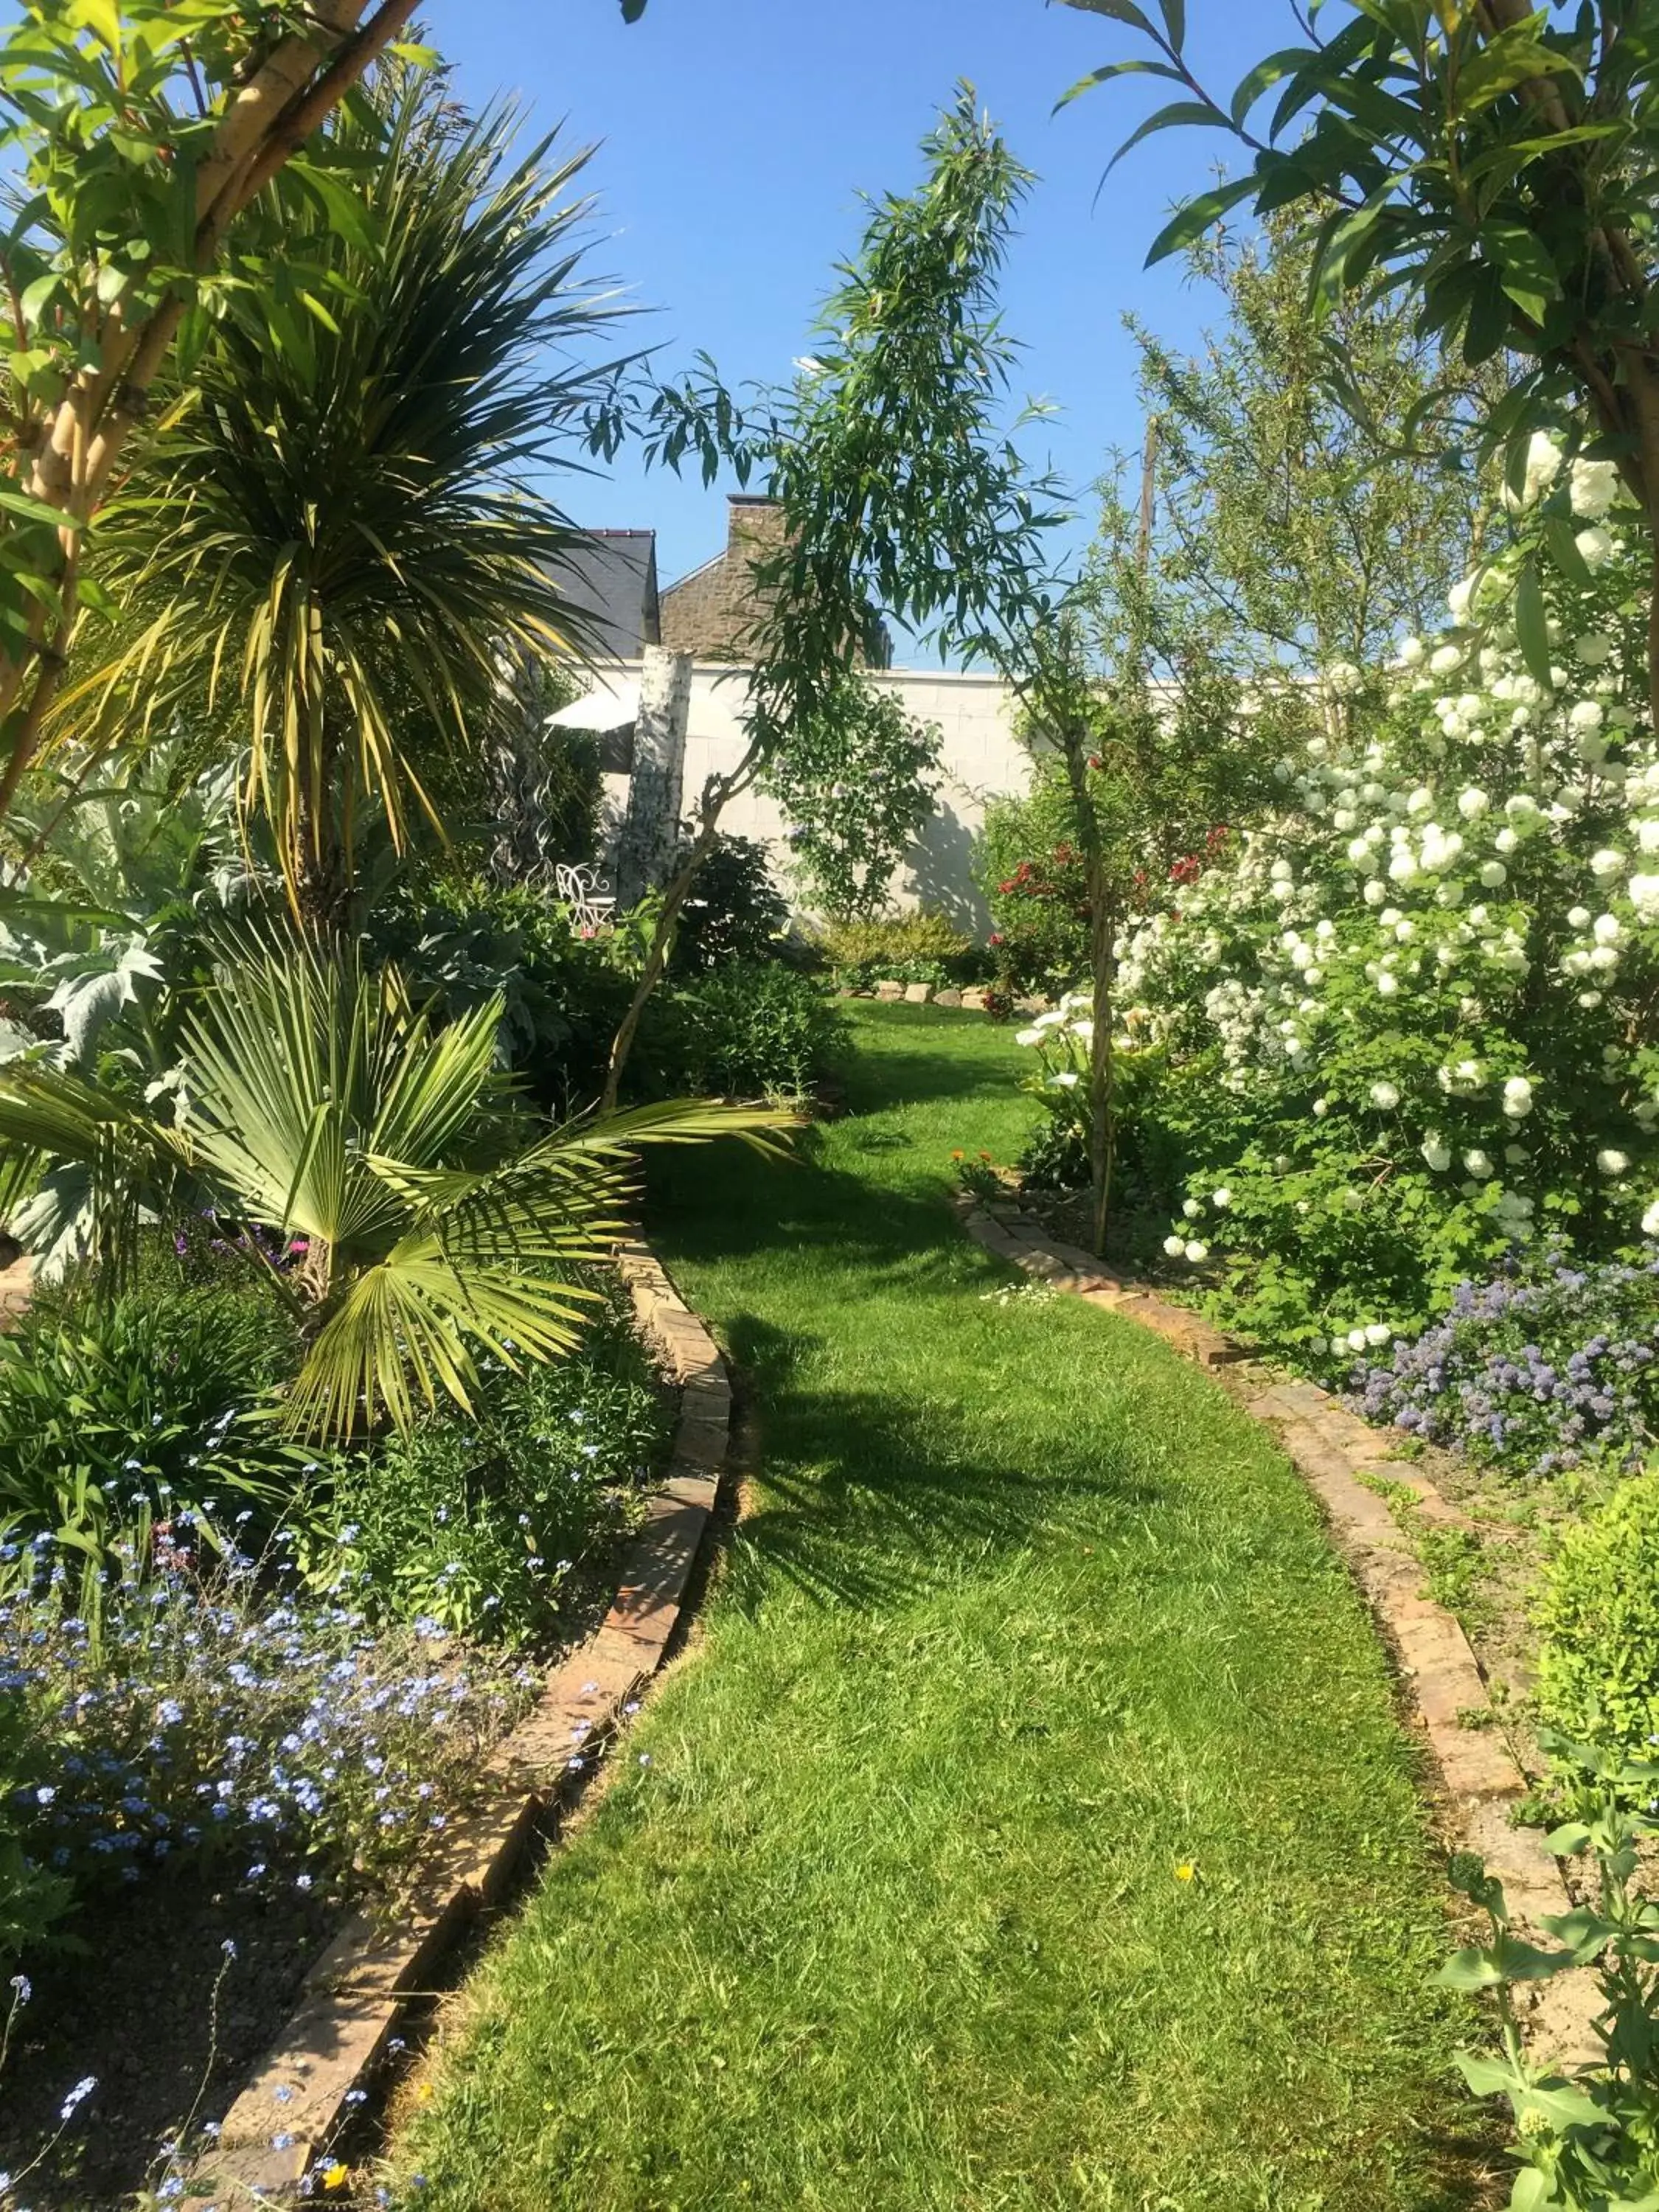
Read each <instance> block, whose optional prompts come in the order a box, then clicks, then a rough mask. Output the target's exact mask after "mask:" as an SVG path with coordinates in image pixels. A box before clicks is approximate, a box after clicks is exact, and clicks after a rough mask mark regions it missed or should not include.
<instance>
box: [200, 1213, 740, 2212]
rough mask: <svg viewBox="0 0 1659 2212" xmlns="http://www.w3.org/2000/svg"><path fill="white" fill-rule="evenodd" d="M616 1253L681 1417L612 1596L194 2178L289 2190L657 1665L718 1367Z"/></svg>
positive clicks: (234, 2186) (245, 2188)
mask: <svg viewBox="0 0 1659 2212" xmlns="http://www.w3.org/2000/svg"><path fill="white" fill-rule="evenodd" d="M617 1268H618V1271H619V1272H620V1273H621V1275H622V1277H623V1280H624V1282H626V1284H627V1285H628V1287H629V1292H630V1294H631V1296H632V1298H633V1302H634V1310H635V1316H637V1318H638V1320H639V1322H640V1324H641V1328H643V1329H644V1330H645V1331H646V1332H647V1334H649V1335H651V1336H652V1337H653V1338H654V1339H655V1340H656V1341H657V1343H658V1344H659V1346H660V1347H661V1348H662V1350H663V1351H664V1352H665V1355H666V1358H667V1359H668V1362H669V1364H670V1367H671V1370H672V1372H673V1374H674V1377H675V1379H676V1381H677V1382H678V1384H679V1386H680V1418H679V1424H678V1428H677V1430H676V1431H675V1435H674V1441H673V1448H672V1451H671V1456H670V1460H669V1464H668V1468H667V1473H666V1475H665V1479H664V1481H663V1485H662V1487H661V1488H660V1490H659V1492H657V1493H656V1495H655V1496H654V1497H653V1498H652V1500H651V1503H650V1505H649V1508H648V1511H647V1521H646V1525H645V1527H644V1528H643V1529H641V1533H640V1534H639V1535H638V1536H637V1537H636V1538H635V1541H634V1543H633V1545H632V1547H631V1548H630V1549H629V1553H628V1554H627V1556H626V1559H624V1562H623V1571H622V1579H621V1582H620V1583H619V1585H618V1587H617V1595H616V1599H615V1601H614V1602H613V1603H612V1605H611V1610H610V1612H609V1613H607V1614H606V1615H605V1620H603V1621H602V1622H601V1623H600V1625H599V1627H598V1629H596V1630H595V1632H593V1634H592V1636H591V1637H590V1638H588V1640H587V1641H586V1644H583V1645H581V1647H580V1649H579V1650H576V1651H574V1652H573V1653H572V1654H571V1655H570V1656H569V1657H568V1659H566V1660H564V1661H562V1662H561V1663H560V1665H559V1666H558V1667H557V1668H555V1669H554V1670H553V1672H552V1673H551V1674H550V1676H549V1678H548V1680H547V1683H546V1686H545V1687H544V1690H543V1692H542V1694H541V1696H540V1697H539V1698H538V1700H537V1702H536V1704H535V1705H534V1707H533V1708H532V1711H530V1712H529V1713H528V1714H526V1717H525V1718H524V1719H523V1720H521V1721H520V1723H519V1724H518V1726H517V1727H516V1728H515V1729H513V1732H512V1733H511V1735H508V1736H507V1738H506V1740H505V1741H503V1742H502V1743H501V1744H500V1745H499V1746H498V1747H497V1748H496V1750H495V1752H494V1753H493V1754H492V1755H491V1757H490V1759H489V1762H488V1764H487V1765H486V1768H485V1771H484V1772H485V1787H484V1790H483V1793H482V1796H481V1799H480V1802H478V1804H477V1805H476V1806H475V1807H473V1808H471V1810H470V1811H469V1812H467V1813H466V1814H465V1815H464V1816H463V1817H462V1818H460V1819H459V1820H456V1821H455V1822H453V1824H452V1826H450V1828H449V1829H448V1831H447V1834H446V1836H445V1839H444V1844H443V1847H442V1850H441V1853H440V1854H439V1855H438V1856H437V1857H435V1858H434V1859H433V1860H432V1861H431V1862H430V1863H428V1865H427V1866H426V1868H425V1869H423V1871H422V1875H421V1876H420V1877H419V1879H418V1881H417V1883H416V1888H415V1890H414V1892H413V1893H412V1894H411V1895H410V1898H409V1899H408V1900H407V1901H406V1904H405V1905H404V1908H403V1910H402V1912H401V1914H400V1917H399V1919H398V1923H397V1924H396V1925H395V1926H392V1927H390V1928H388V1927H386V1926H385V1925H382V1924H380V1923H376V1922H375V1921H374V1920H373V1919H372V1918H371V1917H369V1916H368V1915H367V1914H364V1913H358V1914H354V1915H353V1917H351V1918H350V1919H349V1921H347V1923H346V1924H345V1925H344V1927H343V1928H342V1929H340V1931H339V1933H338V1934H337V1936H335V1938H334V1940H333V1942H331V1944H330V1945H329V1946H328V1948H327V1949H326V1950H325V1952H324V1953H323V1954H322V1956H321V1957H320V1958H319V1960H317V1962H316V1963H315V1965H314V1966H313V1967H312V1968H311V1971H310V1972H309V1973H308V1974H307V1977H306V1980H305V1985H304V1989H303V1991H302V1994H301V2001H300V2004H299V2007H298V2008H297V2010H296V2011H295V2013H294V2015H293V2016H292V2017H291V2018H290V2020H289V2022H288V2024H287V2026H286V2027H284V2028H283V2032H282V2033H281V2034H280V2035H279V2036H278V2038H277V2039H276V2043H275V2045H273V2046H272V2048H271V2049H270V2051H269V2052H268V2054H267V2055H266V2057H265V2059H264V2063H262V2064H261V2066H260V2067H259V2069H258V2073H257V2074H256V2075H254V2077H253V2079H252V2081H250V2082H249V2083H248V2085H247V2087H246V2088H245V2089H244V2090H243V2091H242V2093H241V2094H240V2096H239V2097H238V2098H237V2099H236V2100H235V2101H234V2104H233V2105H232V2106H231V2107H230V2110H229V2112H228V2113H227V2114H226V2116H225V2119H224V2123H223V2126H222V2130H221V2132H220V2135H219V2137H218V2140H217V2142H216V2145H215V2146H214V2148H213V2149H212V2151H211V2152H210V2153H208V2154H204V2156H203V2158H202V2159H201V2160H199V2161H198V2162H197V2167H196V2169H195V2172H193V2174H192V2176H191V2187H192V2189H193V2190H199V2189H201V2188H203V2187H204V2186H205V2187H206V2188H207V2189H208V2190H209V2191H215V2190H216V2191H222V2192H223V2193H224V2194H225V2195H226V2197H228V2200H229V2201H230V2202H240V2201H242V2200H243V2198H244V2197H252V2198H253V2199H254V2200H255V2201H256V2202H258V2203H281V2202H284V2201H287V2200H288V2199H289V2198H291V2197H294V2196H295V2195H296V2194H297V2193H298V2191H300V2187H301V2182H302V2180H303V2179H304V2177H305V2176H306V2175H307V2173H309V2172H311V2171H312V2170H313V2168H314V2167H315V2166H316V2165H317V2164H318V2162H319V2160H324V2159H325V2158H326V2157H327V2155H328V2153H329V2151H330V2148H331V2146H332V2144H333V2143H334V2142H335V2141H336V2139H337V2136H339V2135H340V2133H341V2132H342V2130H343V2129H344V2127H345V2126H346V2124H348V2123H349V2121H350V2120H352V2119H353V2118H355V2116H356V2111H357V2108H358V2106H360V2104H361V2103H362V2100H363V2099H364V2096H365V2094H366V2092H367V2090H368V2088H369V2087H372V2085H373V2083H374V2078H375V2076H376V2075H377V2073H378V2072H379V2070H380V2068H381V2066H382V2065H383V2063H385V2061H386V2058H387V2057H388V2055H389V2046H390V2045H391V2044H392V2039H393V2038H394V2037H395V2036H396V2034H397V2033H398V2028H399V2027H400V2025H402V2024H404V2021H405V2020H406V2017H407V2016H408V2015H409V2014H410V2010H411V2008H413V2007H414V2006H415V2005H416V2004H417V2003H418V2002H420V2001H421V2000H422V1999H423V1998H427V1997H429V1996H431V1995H432V1994H433V1992H434V1990H435V1984H436V1983H437V1981H438V1978H439V1977H440V1976H441V1972H442V1970H443V1967H444V1965H445V1962H446V1954H448V1953H450V1952H451V1951H453V1948H454V1946H455V1944H456V1942H457V1941H458V1939H459V1937H460V1936H462V1934H463V1933H464V1932H465V1929H467V1928H468V1927H469V1926H470V1925H471V1923H473V1922H474V1921H475V1919H476V1918H477V1915H478V1913H479V1912H480V1911H483V1910H484V1909H486V1908H489V1907H490V1906H493V1905H497V1904H499V1903H500V1902H501V1900H502V1899H503V1898H504V1897H506V1895H507V1893H508V1892H509V1890H510V1888H511V1887H512V1884H513V1879H514V1876H515V1875H517V1874H518V1872H519V1871H520V1869H521V1868H522V1865H523V1863H524V1861H525V1858H526V1854H527V1853H528V1850H529V1848H530V1845H531V1844H532V1840H533V1839H534V1838H536V1836H537V1835H538V1833H540V1832H543V1828H544V1822H545V1820H546V1818H547V1815H548V1814H549V1813H550V1811H551V1809H552V1808H553V1807H554V1805H555V1803H556V1800H557V1798H558V1796H559V1795H560V1792H561V1790H562V1788H563V1787H564V1786H565V1784H566V1783H567V1780H568V1769H569V1761H570V1759H572V1757H573V1756H574V1755H576V1754H577V1753H578V1752H579V1751H580V1749H581V1747H584V1746H592V1747H595V1748H597V1747H599V1746H600V1745H601V1744H603V1742H604V1741H605V1739H606V1737H607V1736H608V1735H611V1734H612V1733H614V1732H615V1731H616V1730H617V1729H618V1728H619V1727H620V1726H621V1725H622V1723H623V1707H624V1705H626V1704H627V1703H628V1702H629V1700H630V1699H631V1698H632V1697H633V1696H634V1694H635V1692H637V1691H639V1690H640V1689H641V1687H642V1686H643V1685H644V1684H645V1683H646V1682H647V1681H648V1680H649V1679H650V1678H651V1676H652V1675H653V1674H655V1672H656V1670H657V1668H659V1666H660V1665H661V1663H662V1660H663V1656H664V1654H665V1651H666V1650H667V1648H668V1645H669V1642H670V1640H671V1638H672V1637H673V1635H674V1632H675V1631H676V1630H677V1629H678V1626H679V1625H680V1622H681V1620H682V1617H683V1615H684V1608H685V1598H686V1590H687V1588H688V1585H689V1583H690V1578H691V1571H692V1568H693V1566H694V1565H695V1564H696V1557H697V1553H698V1550H699V1547H700V1546H701V1545H702V1539H703V1536H704V1534H705V1532H706V1531H707V1529H708V1522H709V1517H710V1516H711V1515H712V1513H713V1511H714V1503H715V1498H716V1495H717V1493H718V1491H719V1488H720V1474H721V1470H722V1468H723V1467H724V1465H725V1462H726V1450H727V1446H728V1443H729V1440H730V1430H731V1416H732V1389H731V1383H730V1381H729V1379H728V1376H727V1374H726V1364H725V1362H724V1360H723V1359H722V1358H721V1357H720V1351H719V1349H718V1347H717V1346H716V1345H715V1343H714V1338H713V1337H712V1336H711V1335H710V1334H709V1333H708V1330H707V1329H706V1328H704V1326H703V1324H702V1322H701V1321H699V1320H698V1319H697V1317H696V1315H695V1314H694V1313H692V1312H691V1310H690V1308H689V1307H688V1306H687V1305H686V1304H685V1302H684V1299H683V1298H682V1297H680V1295H679V1293H678V1291H677V1290H676V1289H675V1287H674V1285H673V1283H672V1282H671V1279H670V1278H669V1276H668V1273H667V1272H666V1270H665V1268H664V1267H662V1265H661V1264H660V1262H659V1261H658V1260H657V1259H656V1258H655V1256H654V1255H653V1253H652V1252H651V1250H650V1249H649V1248H648V1246H647V1245H645V1244H643V1243H628V1244H624V1245H623V1246H621V1247H620V1248H619V1249H618V1251H617ZM279 2092H280V2093H281V2094H280V2095H279ZM279 2145H280V2146H281V2147H280V2148H279V2147H278V2146H279Z"/></svg>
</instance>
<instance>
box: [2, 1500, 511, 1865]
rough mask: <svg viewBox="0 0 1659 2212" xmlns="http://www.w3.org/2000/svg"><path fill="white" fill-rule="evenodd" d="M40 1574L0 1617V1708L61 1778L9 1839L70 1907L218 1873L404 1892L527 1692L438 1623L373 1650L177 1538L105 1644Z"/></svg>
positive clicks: (129, 1592)
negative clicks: (39, 1741)
mask: <svg viewBox="0 0 1659 2212" xmlns="http://www.w3.org/2000/svg"><path fill="white" fill-rule="evenodd" d="M184 1533H187V1532H181V1535H182V1534H184ZM38 1556H39V1561H40V1565H39V1568H38V1571H36V1572H35V1573H34V1574H33V1576H30V1577H26V1578H25V1579H24V1580H23V1582H22V1583H21V1584H20V1586H19V1587H18V1589H16V1590H15V1592H14V1593H13V1594H12V1595H10V1596H9V1597H8V1598H7V1599H6V1600H4V1601H0V1692H6V1693H9V1694H11V1695H14V1696H15V1695H19V1694H21V1696H22V1697H23V1698H24V1699H26V1700H27V1705H28V1706H29V1708H30V1709H31V1711H33V1716H34V1718H35V1725H36V1727H37V1729H39V1731H40V1734H41V1735H42V1736H43V1737H44V1738H45V1740H46V1752H47V1753H48V1757H49V1762H50V1763H49V1765H47V1766H45V1768H44V1771H50V1773H51V1774H52V1780H50V1781H46V1782H39V1783H33V1784H29V1785H27V1787H26V1788H24V1789H22V1790H18V1791H17V1792H15V1796H14V1802H13V1803H12V1805H11V1806H10V1807H9V1808H8V1818H7V1821H6V1825H7V1826H9V1827H12V1828H14V1830H15V1832H18V1833H20V1834H21V1837H22V1838H23V1839H24V1841H25V1842H26V1844H27V1848H28V1849H29V1850H30V1852H31V1853H32V1854H33V1856H35V1857H38V1858H39V1859H40V1862H41V1863H44V1864H45V1865H46V1866H47V1867H49V1868H52V1869H58V1870H60V1871H62V1872H63V1873H64V1874H65V1875H68V1876H69V1877H70V1879H71V1880H72V1881H74V1882H75V1883H76V1887H91V1886H94V1885H99V1886H101V1885H102V1884H103V1883H106V1882H109V1881H115V1882H136V1881H138V1880H139V1879H140V1877H141V1875H143V1873H144V1872H145V1871H146V1870H149V1869H157V1868H161V1867H164V1866H173V1867H176V1866H178V1865H179V1864H181V1863H182V1864H186V1865H188V1864H191V1863H207V1862H210V1861H212V1862H228V1863H229V1866H230V1869H232V1871H233V1873H234V1876H235V1877H236V1878H237V1879H239V1880H240V1881H244V1882H248V1883H253V1884H259V1883H263V1882H266V1881H273V1882H274V1881H279V1880H282V1881H293V1882H295V1883H296V1884H297V1885H298V1886H299V1887H301V1888H302V1889H304V1888H308V1887H311V1885H312V1883H313V1881H316V1880H317V1879H319V1877H320V1878H323V1879H328V1880H332V1879H336V1878H339V1877H341V1876H356V1877H357V1878H361V1879H366V1880H370V1881H390V1880H393V1879H395V1878H396V1876H397V1875H398V1873H399V1872H400V1871H401V1870H402V1869H404V1867H406V1865H407V1864H408V1863H409V1862H410V1860H411V1859H412V1858H413V1857H415V1856H416V1854H417V1852H418V1851H419V1850H420V1848H421V1847H422V1844H424V1843H426V1842H428V1840H429V1839H430V1838H431V1836H432V1834H433V1832H434V1831H435V1830H439V1829H441V1828H442V1826H444V1824H445V1820H446V1819H447V1817H448V1814H449V1813H450V1812H452V1811H453V1808H454V1806H455V1805H456V1803H457V1802H459V1801H460V1800H462V1799H463V1798H464V1797H465V1794H466V1791H467V1789H468V1787H469V1785H470V1784H471V1779H472V1778H473V1776H474V1774H475V1773H476V1771H477V1765H478V1763H479V1753H480V1751H481V1749H482V1748H483V1747H484V1746H485V1745H487V1744H488V1743H489V1742H491V1741H494V1739H495V1737H497V1736H498V1735H501V1733H502V1732H503V1730H504V1729H506V1728H507V1726H508V1725H509V1724H510V1723H511V1721H512V1720H513V1717H515V1716H516V1714H517V1713H518V1712H519V1711H521V1710H522V1708H523V1706H524V1705H525V1704H526V1702H527V1701H528V1699H529V1697H530V1695H531V1693H532V1687H533V1678H532V1676H531V1674H529V1672H528V1671H527V1670H524V1669H520V1670H518V1671H517V1672H508V1671H507V1670H506V1669H505V1668H502V1667H501V1666H500V1665H491V1664H489V1663H488V1662H484V1661H483V1660H482V1659H480V1658H479V1657H478V1656H477V1655H475V1654H472V1653H462V1652H460V1651H459V1650H457V1649H456V1648H455V1647H453V1645H452V1644H451V1642H450V1639H449V1638H447V1636H446V1635H445V1634H444V1633H443V1632H442V1631H441V1630H440V1629H438V1628H437V1627H436V1626H435V1624H433V1623H417V1624H416V1626H415V1627H413V1628H412V1629H408V1630H394V1631H392V1632H386V1631H385V1630H382V1631H380V1632H378V1633H374V1632H371V1631H370V1629H369V1627H368V1624H367V1622H366V1621H365V1619H364V1617H363V1615H362V1613H357V1612H354V1611H352V1610H350V1609H349V1608H348V1607H343V1606H338V1605H301V1604H299V1603H295V1602H291V1601H287V1600H285V1599H284V1598H283V1597H282V1596H281V1595H273V1594H272V1588H271V1583H270V1577H269V1574H268V1573H262V1572H261V1571H259V1570H258V1568H256V1565H255V1564H254V1563H253V1562H252V1560H250V1559H246V1558H245V1557H243V1556H241V1555H239V1554H233V1556H232V1557H231V1558H230V1559H229V1560H228V1561H227V1562H225V1563H224V1564H222V1565H218V1566H216V1568H215V1569H214V1571H212V1572H211V1573H210V1576H209V1577H206V1578H205V1579H204V1578H203V1577H202V1576H201V1575H199V1574H198V1572H197V1568H196V1564H195V1562H194V1561H193V1559H191V1554H190V1552H189V1549H188V1547H187V1546H186V1545H185V1543H184V1542H183V1541H179V1540H178V1539H175V1540H174V1541H173V1542H171V1543H164V1544H163V1545H162V1546H161V1547H160V1548H159V1551H158V1555H157V1557H156V1558H155V1560H154V1561H153V1562H152V1563H151V1565H150V1568H149V1572H147V1573H145V1574H143V1576H141V1575H140V1574H139V1572H138V1571H137V1563H136V1562H135V1561H134V1560H133V1559H131V1557H129V1558H128V1559H127V1561H126V1564H125V1573H124V1575H123V1577H122V1579H121V1581H120V1582H119V1583H118V1586H116V1587H114V1588H113V1589H112V1590H111V1591H110V1593H109V1595H108V1596H107V1597H106V1601H105V1605H104V1608H103V1613H102V1616H101V1619H100V1622H99V1623H98V1624H97V1625H96V1626H94V1625H92V1624H89V1623H88V1621H86V1620H82V1619H81V1618H79V1617H77V1616H76V1614H74V1613H70V1612H69V1611H68V1610H67V1607H66V1603H65V1596H66V1592H65V1588H64V1585H65V1580H66V1570H65V1569H64V1565H62V1563H61V1561H60V1562H58V1564H56V1565H53V1564H52V1559H51V1550H50V1544H49V1540H48V1541H43V1542H42V1544H41V1545H40V1548H39V1554H38ZM23 1801H27V1802H23Z"/></svg>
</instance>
